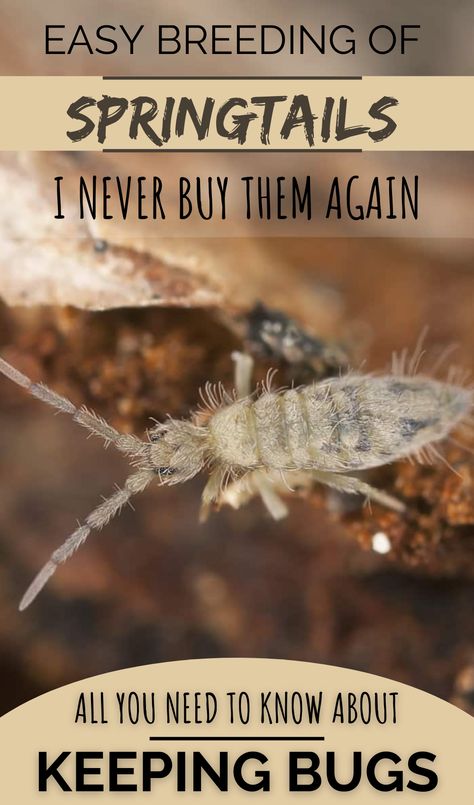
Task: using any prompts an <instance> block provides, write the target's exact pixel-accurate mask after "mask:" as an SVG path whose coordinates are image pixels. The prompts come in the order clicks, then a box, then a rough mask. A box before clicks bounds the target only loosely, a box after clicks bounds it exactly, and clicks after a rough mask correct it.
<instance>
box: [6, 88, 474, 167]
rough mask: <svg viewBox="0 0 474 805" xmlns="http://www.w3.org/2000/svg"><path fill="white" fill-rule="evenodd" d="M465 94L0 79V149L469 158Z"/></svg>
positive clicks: (473, 112)
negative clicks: (462, 154)
mask: <svg viewBox="0 0 474 805" xmlns="http://www.w3.org/2000/svg"><path fill="white" fill-rule="evenodd" d="M473 90H474V77H473V76H450V77H448V76H403V77H402V76H364V77H363V78H357V77H353V78H351V79H350V78H341V79H335V78H271V79H268V78H255V79H249V78H226V79H225V80H220V79H216V78H197V77H191V78H150V77H148V78H136V79H124V78H113V79H104V78H102V77H98V76H96V77H94V76H92V77H91V76H2V77H0V96H1V99H2V105H3V109H4V114H3V119H2V126H1V128H0V150H6V151H8V150H10V151H19V150H24V151H64V150H68V151H82V150H90V151H101V150H104V149H118V150H137V149H146V150H148V149H152V150H157V151H160V150H162V151H164V150H168V151H169V150H189V149H192V150H194V149H196V150H227V151H228V150H232V151H234V150H255V149H256V150H261V151H270V150H284V151H294V150H303V151H310V150H325V151H326V150H329V151H333V150H336V151H347V150H350V151H352V150H356V151H359V150H363V151H470V150H473V137H472V131H473V130H474V107H473V105H472V103H470V102H469V101H470V99H471V98H472V97H473ZM104 96H107V97H109V98H110V99H118V100H116V102H115V103H114V102H113V100H107V97H106V99H105V100H104ZM269 98H274V100H273V101H269V100H268V99H269ZM80 99H83V100H82V101H81V100H80ZM167 99H168V102H167ZM169 99H173V100H172V101H170V100H169ZM183 99H184V100H183ZM186 99H190V100H191V101H192V104H193V105H194V109H195V112H193V110H192V109H191V112H190V111H189V101H188V100H186ZM206 99H208V100H206ZM98 104H99V106H98ZM154 104H156V108H155V106H154ZM68 109H69V110H70V111H69V114H68ZM5 110H6V111H5ZM193 116H194V121H193ZM196 121H197V122H196ZM196 126H197V128H198V130H199V129H200V136H199V133H198V131H197V130H196ZM67 132H69V133H70V134H69V136H68V133H67ZM81 134H82V138H81V139H78V138H79V136H80V135H81ZM229 134H230V135H231V136H230V137H229Z"/></svg>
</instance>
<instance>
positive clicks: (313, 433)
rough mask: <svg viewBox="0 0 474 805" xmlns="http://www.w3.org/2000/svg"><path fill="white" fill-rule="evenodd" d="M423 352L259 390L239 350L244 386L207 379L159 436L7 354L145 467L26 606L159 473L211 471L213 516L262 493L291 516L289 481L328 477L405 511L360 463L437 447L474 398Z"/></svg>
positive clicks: (163, 479)
mask: <svg viewBox="0 0 474 805" xmlns="http://www.w3.org/2000/svg"><path fill="white" fill-rule="evenodd" d="M419 357H420V355H416V354H415V355H414V356H413V358H412V359H411V361H409V362H408V365H407V356H406V354H405V355H403V356H402V357H401V358H394V362H393V367H392V373H391V374H383V375H380V376H376V375H369V374H351V373H347V374H346V375H343V376H341V377H337V378H329V379H326V380H323V381H320V382H313V383H310V384H308V385H305V386H300V387H299V388H284V389H273V388H272V386H271V382H272V374H270V376H268V377H267V380H266V382H265V383H264V384H262V385H261V386H260V387H259V388H257V390H256V391H254V392H253V393H252V387H251V379H252V371H253V359H252V358H251V357H250V356H249V355H246V354H243V353H240V352H236V353H233V359H234V361H235V390H234V392H233V393H232V394H229V393H228V392H226V391H225V389H224V387H223V386H222V384H218V385H217V386H213V385H210V384H207V385H206V387H205V389H204V391H203V393H202V395H201V396H202V400H203V403H204V407H203V408H201V409H200V410H198V411H197V412H196V413H195V414H194V415H192V416H191V417H190V418H189V419H186V420H176V419H172V418H169V419H168V420H167V421H165V422H163V423H158V424H156V425H155V426H154V427H153V428H152V429H150V430H149V431H148V439H147V440H142V439H139V438H138V437H136V436H133V435H128V434H121V433H119V432H118V431H117V430H116V429H115V428H113V427H112V426H111V425H109V424H108V423H107V422H106V421H105V420H104V419H102V418H101V417H99V416H97V415H96V414H94V413H93V412H91V411H89V410H87V409H86V408H85V407H81V408H77V407H76V406H75V405H74V404H73V403H72V402H70V401H69V400H68V399H66V398H65V397H62V396H60V395H59V394H56V393H55V392H54V391H51V390H50V389H49V388H48V387H47V386H45V385H44V384H42V383H33V382H32V381H31V380H30V379H29V378H28V377H26V376H25V375H23V374H22V373H21V372H19V371H18V370H17V369H15V368H14V367H13V366H11V365H10V364H9V363H7V362H6V361H5V360H3V359H0V373H2V374H4V375H5V376H6V377H8V378H9V379H10V380H12V381H13V382H14V383H17V384H18V385H19V386H22V387H23V388H24V389H26V390H27V391H28V392H29V393H30V394H32V395H33V396H34V397H36V398H38V399H40V400H42V401H43V402H45V403H47V404H48V405H51V406H52V407H53V408H56V409H58V410H59V411H62V412H64V413H66V414H69V415H70V416H71V417H72V418H73V420H74V421H75V422H77V423H78V424H79V425H81V426H82V427H84V428H85V429H86V430H88V431H89V432H90V433H92V434H94V435H95V436H98V437H100V438H101V439H102V440H103V441H104V442H105V444H106V445H108V444H113V445H114V446H115V447H116V449H117V450H118V451H119V452H120V453H122V454H124V455H125V456H126V457H127V458H128V459H129V460H130V462H131V464H132V465H133V467H134V469H133V472H132V473H131V474H130V475H129V476H128V478H127V480H126V481H125V484H124V486H123V488H122V489H118V490H117V491H116V492H114V494H113V495H111V497H109V498H107V499H105V500H104V501H103V502H102V503H100V504H99V506H97V508H96V509H94V510H93V511H92V512H91V513H90V514H89V515H88V516H87V517H86V518H85V521H84V524H83V525H80V526H78V528H76V530H75V531H74V532H73V533H72V534H71V535H70V536H69V537H68V538H67V539H66V541H65V542H64V543H63V544H62V545H61V546H60V547H59V548H58V549H57V550H55V551H54V553H53V554H52V555H51V558H50V559H49V561H48V562H47V563H46V564H45V566H44V567H43V569H42V570H41V571H40V572H39V574H38V575H37V576H36V578H35V579H34V580H33V582H32V584H31V585H30V587H29V588H28V590H27V592H26V593H25V595H24V597H23V599H22V601H21V603H20V609H21V610H23V609H25V608H26V607H27V606H28V605H29V604H31V602H32V601H33V600H34V599H35V598H36V596H37V595H38V593H39V592H40V591H41V589H42V588H43V587H44V585H45V584H46V583H47V581H48V580H49V579H50V578H51V576H52V575H53V573H54V572H55V571H56V569H57V567H58V566H59V565H61V564H62V563H63V562H65V561H66V560H67V559H69V557H70V556H72V554H73V553H74V552H75V551H76V550H77V549H78V548H79V547H80V546H81V545H82V544H83V543H84V542H85V541H86V539H87V538H88V536H89V534H90V533H91V531H94V530H100V529H101V528H103V526H105V525H106V524H107V523H108V522H109V521H110V520H111V519H112V518H113V517H114V516H115V515H116V514H118V513H119V511H120V509H121V508H122V507H123V506H124V504H125V503H127V502H128V501H129V500H130V498H131V497H132V496H133V495H136V494H138V493H139V492H142V491H143V490H144V489H146V487H147V486H148V485H149V484H150V483H151V482H152V481H153V480H156V481H158V483H159V484H161V485H165V484H179V483H183V482H184V481H187V480H189V479H190V478H193V477H194V476H195V475H197V473H199V472H200V471H201V470H207V471H208V472H209V478H208V481H207V483H206V485H205V487H204V491H203V494H202V509H201V519H205V518H206V516H207V514H208V512H209V510H210V508H211V507H212V506H219V505H222V503H230V504H231V505H233V506H234V507H235V508H238V507H239V506H240V505H242V503H244V502H246V501H247V500H249V499H250V498H252V497H254V496H256V495H259V496H260V497H261V499H262V501H263V503H264V504H265V506H266V508H267V509H268V511H269V512H270V514H271V515H272V516H273V517H274V518H275V519H279V518H281V517H283V516H285V514H286V513H287V508H286V505H285V503H284V502H283V500H282V499H281V497H280V495H279V491H280V490H281V489H282V488H283V487H284V485H287V486H288V485H289V483H290V482H291V481H292V480H293V481H294V483H295V484H306V485H307V484H308V482H311V483H312V482H320V483H322V484H326V485H327V486H330V487H333V488H335V489H337V490H340V491H342V492H348V493H351V494H354V493H360V494H362V495H365V496H366V498H367V499H369V500H373V501H377V502H378V503H381V504H383V505H385V506H388V507H390V508H392V509H395V510H397V511H403V509H404V505H403V503H402V502H401V501H399V500H397V499H396V498H394V497H392V496H391V495H389V494H387V493H386V492H384V491H382V490H379V489H376V488H374V487H372V486H369V484H367V483H366V482H365V481H363V480H361V479H360V478H358V477H354V476H352V475H350V474H348V473H351V472H354V471H358V470H366V469H369V468H371V467H377V466H380V465H383V464H387V463H389V462H392V461H395V460H397V459H400V458H404V457H412V456H413V457H416V458H419V459H420V460H423V459H424V458H428V459H430V458H433V457H437V456H439V455H440V454H439V453H438V451H437V449H436V447H435V443H436V442H437V441H440V440H442V439H443V438H445V437H446V436H447V435H448V434H449V433H450V431H451V430H452V429H453V428H454V427H455V426H456V425H457V424H458V423H459V422H461V420H463V419H464V418H465V417H466V416H467V414H468V413H469V411H470V409H471V407H472V401H473V400H472V391H471V390H470V389H468V388H464V387H463V386H462V385H459V384H458V383H457V382H456V380H457V379H458V378H456V376H453V377H452V378H451V380H449V378H448V381H447V382H441V381H438V380H434V379H432V378H430V377H427V376H423V375H416V369H417V365H418V362H419Z"/></svg>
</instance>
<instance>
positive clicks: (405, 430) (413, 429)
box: [398, 417, 439, 439]
mask: <svg viewBox="0 0 474 805" xmlns="http://www.w3.org/2000/svg"><path fill="white" fill-rule="evenodd" d="M438 421H439V420H438V419H437V418H436V417H431V418H430V419H412V418H410V417H402V418H401V419H400V420H399V423H398V424H399V425H400V431H401V435H402V437H403V438H404V439H410V438H411V437H412V436H415V435H416V434H417V433H418V432H419V431H420V430H424V429H425V428H431V427H433V425H437V424H438Z"/></svg>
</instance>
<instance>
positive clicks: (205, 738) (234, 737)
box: [150, 735, 324, 741]
mask: <svg viewBox="0 0 474 805" xmlns="http://www.w3.org/2000/svg"><path fill="white" fill-rule="evenodd" d="M150 741H324V736H323V735H306V736H301V735H298V736H295V735H293V736H292V735H289V736H286V735H271V736H267V735H257V736H255V735H252V736H250V737H248V736H247V735H223V736H216V737H214V736H210V735H209V736H208V735H200V736H193V737H188V736H187V735H186V736H183V735H182V736H176V735H170V736H168V735H163V736H156V735H151V736H150Z"/></svg>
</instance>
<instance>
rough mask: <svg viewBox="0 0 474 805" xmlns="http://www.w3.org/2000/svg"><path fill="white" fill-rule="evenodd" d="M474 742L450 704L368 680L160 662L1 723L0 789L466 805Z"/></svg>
mask: <svg viewBox="0 0 474 805" xmlns="http://www.w3.org/2000/svg"><path fill="white" fill-rule="evenodd" d="M473 733H474V721H473V719H472V718H470V717H469V716H468V715H466V714H465V713H463V712H461V711H460V710H458V709H457V708H455V707H453V706H452V705H449V704H447V703H446V702H444V701H442V700H440V699H437V698H435V697H433V696H431V695H428V694H427V693H423V692H421V691H419V690H416V689H415V688H411V687H409V686H407V685H403V684H400V683H397V682H393V681H390V680H387V679H383V678H381V677H376V676H373V675H370V674H366V673H360V672H357V671H350V670H347V669H343V668H336V667H331V666H325V665H315V664H311V663H300V662H290V661H286V660H264V659H222V660H216V659H214V660H193V661H187V662H174V663H165V664H160V665H150V666H144V667H141V668H132V669H127V670H124V671H119V672H116V673H111V674H105V675H103V676H99V677H94V678H92V679H88V680H84V681H81V682H77V683H75V684H73V685H68V686H67V687H64V688H61V689H59V690H57V691H53V692H51V693H48V694H46V695H44V696H41V697H39V698H38V699H35V700H33V701H31V702H28V703H27V704H25V705H23V706H21V707H19V708H18V709H16V710H14V711H12V712H11V713H9V714H8V715H6V716H4V717H3V718H2V719H0V742H1V747H2V752H1V755H0V764H1V773H0V791H1V794H2V801H4V802H8V803H12V805H13V803H21V805H31V804H32V803H36V802H47V803H49V804H50V805H56V803H62V802H65V801H68V802H71V801H75V799H76V797H77V799H78V800H80V801H81V802H82V801H83V797H84V792H88V793H87V794H86V796H87V801H88V802H94V803H99V802H102V801H107V802H117V803H118V802H120V803H133V802H142V801H143V802H145V801H146V802H150V801H161V802H167V803H171V802H175V801H179V802H181V803H183V802H184V803H188V802H192V801H194V800H196V801H200V802H202V801H204V800H203V799H202V798H203V796H204V797H205V801H206V803H217V802H219V801H222V802H228V803H240V802H248V801H249V798H250V799H251V796H252V793H255V794H257V795H258V794H260V795H264V796H265V798H266V799H265V801H271V802H278V803H280V802H290V801H291V802H293V801H302V799H305V801H306V799H307V797H311V798H312V797H313V796H314V797H316V801H318V802H319V801H321V802H324V803H327V805H329V803H332V802H338V803H340V802H343V801H344V794H346V796H347V801H348V802H349V801H350V802H351V803H354V805H357V803H360V804H361V805H362V804H363V805H371V803H379V802H383V801H385V800H386V799H387V795H388V798H389V799H391V797H390V792H396V793H395V794H394V793H392V794H391V796H396V798H397V802H399V801H400V802H402V803H404V804H405V803H406V805H409V804H410V803H417V805H419V804H420V803H421V802H425V801H426V802H428V803H433V805H436V803H439V804H440V805H446V803H448V802H449V803H456V805H468V803H472V798H473V784H472V740H473V737H474V736H473ZM264 792H266V793H264ZM302 794H303V797H302ZM318 796H319V799H318ZM311 801H312V799H311Z"/></svg>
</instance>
